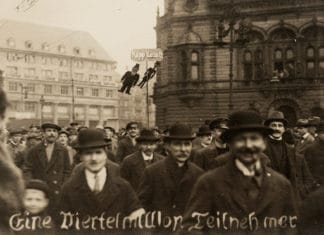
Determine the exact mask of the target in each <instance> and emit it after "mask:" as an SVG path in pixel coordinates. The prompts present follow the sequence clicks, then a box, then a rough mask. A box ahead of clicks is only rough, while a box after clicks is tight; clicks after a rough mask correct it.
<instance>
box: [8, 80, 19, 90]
mask: <svg viewBox="0 0 324 235" xmlns="http://www.w3.org/2000/svg"><path fill="white" fill-rule="evenodd" d="M9 91H18V82H9Z"/></svg>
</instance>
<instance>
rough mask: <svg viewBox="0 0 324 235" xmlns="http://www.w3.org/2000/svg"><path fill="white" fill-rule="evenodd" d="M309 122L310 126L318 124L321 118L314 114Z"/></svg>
mask: <svg viewBox="0 0 324 235" xmlns="http://www.w3.org/2000/svg"><path fill="white" fill-rule="evenodd" d="M308 122H309V126H318V125H319V124H320V122H321V118H320V117H316V116H314V117H311V118H309V119H308Z"/></svg>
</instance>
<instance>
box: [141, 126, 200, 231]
mask: <svg viewBox="0 0 324 235" xmlns="http://www.w3.org/2000/svg"><path fill="white" fill-rule="evenodd" d="M193 139H194V137H193V135H192V130H191V127H189V126H187V125H184V124H180V123H177V124H175V125H173V126H172V127H171V128H170V134H169V136H166V137H164V143H165V149H166V152H167V157H166V158H164V159H163V160H161V161H158V162H156V163H154V164H152V165H150V166H149V167H147V168H146V169H145V171H144V175H143V177H142V180H141V183H140V185H139V189H138V197H139V199H140V201H141V203H142V205H143V207H144V209H145V210H146V211H147V212H150V211H160V212H161V213H162V218H163V217H165V216H171V217H173V216H181V215H182V214H183V212H184V208H185V205H186V204H187V201H188V198H189V194H190V192H191V190H192V187H193V186H194V184H195V182H196V181H197V179H198V177H199V176H200V175H201V174H202V172H203V171H202V170H201V169H200V168H199V167H197V166H196V165H195V164H193V163H191V162H190V161H188V159H189V157H190V153H191V150H192V140H193ZM158 230H159V231H160V232H161V231H163V228H159V229H158ZM164 232H167V231H164ZM168 232H170V231H168Z"/></svg>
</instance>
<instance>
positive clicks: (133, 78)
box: [121, 71, 139, 86]
mask: <svg viewBox="0 0 324 235" xmlns="http://www.w3.org/2000/svg"><path fill="white" fill-rule="evenodd" d="M138 80H139V75H138V74H135V75H133V74H132V72H131V71H127V72H126V73H125V74H124V76H123V77H122V78H121V81H122V82H123V84H124V85H127V86H135V85H136V83H137V82H138Z"/></svg>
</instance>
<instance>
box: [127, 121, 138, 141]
mask: <svg viewBox="0 0 324 235" xmlns="http://www.w3.org/2000/svg"><path fill="white" fill-rule="evenodd" d="M128 134H129V136H130V137H132V138H135V137H137V136H138V134H139V129H138V125H137V124H133V125H131V126H130V127H129V129H128Z"/></svg>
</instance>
